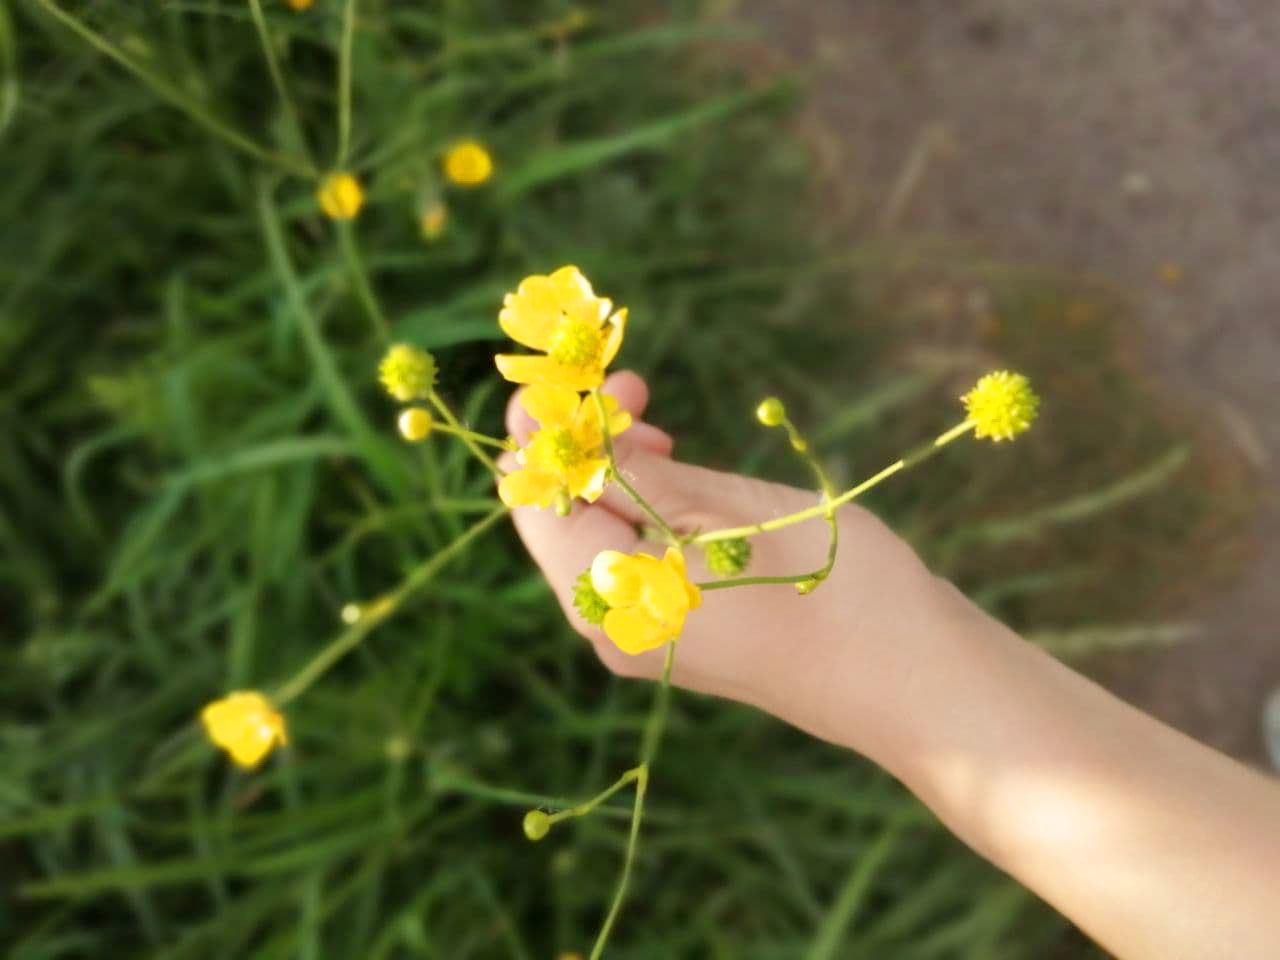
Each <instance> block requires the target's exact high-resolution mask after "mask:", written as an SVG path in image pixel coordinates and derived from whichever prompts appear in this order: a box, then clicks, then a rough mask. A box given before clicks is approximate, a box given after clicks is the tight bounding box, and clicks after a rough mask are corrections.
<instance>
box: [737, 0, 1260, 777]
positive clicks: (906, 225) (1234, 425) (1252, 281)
mask: <svg viewBox="0 0 1280 960" xmlns="http://www.w3.org/2000/svg"><path fill="white" fill-rule="evenodd" d="M733 6H736V7H738V12H739V13H740V14H741V15H742V16H745V17H746V18H748V19H749V20H751V21H754V22H755V23H756V24H757V25H760V26H762V27H764V28H765V31H766V32H765V34H764V36H765V37H767V38H768V39H767V43H768V49H769V50H774V49H776V51H777V53H778V55H779V57H781V58H782V59H783V60H785V61H786V62H790V63H793V64H798V65H809V64H819V65H820V66H821V73H820V78H821V79H820V80H819V81H818V82H817V83H816V84H815V87H814V94H813V97H812V101H811V103H810V105H809V108H808V109H809V113H810V116H809V118H808V123H807V126H809V127H810V128H811V129H813V130H815V131H816V134H815V141H816V143H817V145H818V150H819V154H820V157H821V159H822V163H823V166H824V168H825V169H826V170H827V171H828V176H829V179H830V181H831V186H832V190H833V196H835V197H836V199H837V203H836V205H835V220H836V221H837V223H838V229H839V230H842V231H845V232H847V234H848V235H849V236H850V237H851V238H853V237H860V238H865V237H866V236H867V235H869V234H876V233H884V232H886V231H888V232H893V233H895V234H899V235H902V234H906V235H931V236H937V235H941V236H945V237H949V238H955V239H959V240H963V241H966V242H971V243H973V244H976V245H977V246H979V247H980V248H981V249H983V250H985V251H990V252H991V254H992V255H994V256H999V257H1007V258H1009V259H1011V260H1017V261H1019V262H1028V261H1030V262H1038V263H1043V264H1052V265H1061V266H1063V267H1066V268H1069V269H1072V270H1077V271H1082V272H1084V273H1087V274H1089V275H1092V276H1096V277H1099V278H1103V279H1105V280H1107V281H1108V282H1110V283H1111V284H1114V285H1115V286H1116V287H1118V288H1119V289H1120V290H1122V291H1124V292H1125V293H1126V295H1127V296H1128V298H1129V299H1130V300H1131V302H1132V303H1134V304H1135V306H1136V307H1137V313H1138V314H1139V321H1140V322H1141V324H1142V326H1143V329H1142V335H1143V336H1144V337H1145V339H1146V341H1147V345H1148V348H1149V350H1150V354H1151V357H1152V362H1153V364H1154V365H1155V366H1156V368H1157V369H1158V370H1159V372H1160V373H1161V375H1162V376H1164V377H1166V378H1168V379H1169V381H1170V382H1172V383H1173V384H1174V385H1175V386H1176V388H1177V389H1178V390H1180V391H1181V392H1182V393H1183V394H1184V395H1185V396H1186V397H1187V398H1188V399H1189V401H1190V402H1192V403H1194V404H1195V405H1197V406H1198V407H1200V408H1202V409H1204V410H1205V411H1207V412H1208V415H1209V416H1210V417H1212V418H1214V419H1215V420H1216V422H1217V423H1218V424H1220V426H1221V429H1222V433H1223V435H1224V437H1226V438H1228V439H1229V441H1230V443H1231V444H1232V445H1234V447H1235V448H1236V449H1238V450H1239V452H1240V453H1241V455H1242V456H1244V457H1246V458H1248V460H1250V461H1251V462H1252V463H1253V464H1254V465H1255V466H1256V467H1257V468H1258V469H1259V470H1260V471H1261V473H1262V475H1263V477H1264V481H1265V484H1266V486H1265V500H1266V504H1265V506H1264V508H1263V509H1262V511H1261V512H1260V514H1259V516H1258V517H1257V518H1256V521H1255V523H1254V528H1253V529H1252V531H1251V535H1252V536H1253V537H1255V538H1256V539H1257V548H1258V549H1257V554H1256V557H1257V559H1256V561H1255V562H1254V563H1253V564H1252V565H1251V568H1250V569H1249V570H1248V571H1247V572H1246V573H1245V574H1244V575H1243V576H1242V577H1241V579H1240V581H1239V582H1238V583H1236V584H1235V585H1234V586H1233V587H1231V588H1230V589H1229V590H1227V591H1226V592H1224V593H1223V594H1222V595H1220V596H1215V597H1212V598H1208V599H1207V600H1206V602H1205V606H1204V609H1203V610H1202V611H1199V614H1200V616H1199V619H1200V620H1201V621H1202V622H1203V624H1204V631H1203V639H1200V640H1196V641H1193V642H1189V643H1186V644H1184V645H1182V646H1179V647H1176V648H1171V649H1164V650H1152V651H1147V652H1143V653H1138V654H1133V655H1132V656H1130V657H1128V658H1127V662H1126V663H1123V664H1121V665H1119V666H1118V667H1116V666H1114V665H1112V666H1108V668H1107V669H1106V670H1105V671H1104V672H1103V676H1102V679H1103V680H1104V682H1106V683H1108V684H1109V685H1111V686H1112V687H1113V688H1114V689H1116V690H1118V691H1119V692H1120V693H1121V694H1122V695H1124V696H1126V697H1127V698H1129V699H1131V700H1133V701H1134V702H1136V703H1138V704H1140V705H1141V706H1142V707H1143V708H1145V709H1147V710H1150V711H1151V712H1153V713H1155V714H1157V715H1158V716H1160V717H1162V718H1164V719H1166V720H1168V721H1170V722H1172V723H1174V724H1176V725H1177V726H1179V727H1181V728H1182V729H1184V730H1186V731H1188V732H1189V733H1191V734H1193V735H1194V736H1197V737H1199V738H1200V739H1202V740H1205V741H1206V742H1208V743H1211V744H1213V745H1214V746H1217V747H1219V748H1222V749H1225V750H1228V751H1230V752H1232V753H1234V754H1236V755H1239V756H1243V757H1248V758H1250V759H1255V760H1258V761H1261V760H1262V758H1263V756H1264V751H1263V734H1262V719H1261V717H1262V704H1263V701H1264V699H1265V698H1266V696H1267V695H1268V693H1269V692H1270V691H1272V690H1275V689H1277V688H1280V627H1278V626H1277V625H1278V624H1280V578H1278V577H1277V574H1278V573H1280V497H1278V496H1277V494H1276V491H1277V489H1280V488H1278V487H1277V485H1276V484H1277V481H1278V480H1280V96H1278V95H1277V91H1280V56H1277V55H1276V51H1277V50H1278V49H1280V4H1277V3H1276V2H1275V0H1087V2H1083V0H1082V2H1074V3H1062V2H1060V0H795V2H787V3H778V2H776V0H774V2H765V0H746V2H744V3H742V4H735V5H733Z"/></svg>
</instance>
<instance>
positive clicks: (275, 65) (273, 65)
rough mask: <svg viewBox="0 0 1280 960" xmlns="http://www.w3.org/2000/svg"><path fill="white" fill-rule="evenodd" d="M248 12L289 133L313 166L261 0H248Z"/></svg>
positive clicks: (313, 161)
mask: <svg viewBox="0 0 1280 960" xmlns="http://www.w3.org/2000/svg"><path fill="white" fill-rule="evenodd" d="M249 12H250V13H251V14H252V15H253V23H254V26H256V27H257V28H258V39H259V40H261V41H262V55H263V57H265V58H266V61H267V69H268V70H269V71H270V72H271V82H272V84H274V85H275V88H276V95H277V96H279V98H280V105H281V107H282V108H283V109H284V115H285V119H286V121H287V122H288V124H289V130H290V133H292V135H293V138H294V139H295V140H296V141H297V145H298V148H299V149H301V150H302V155H303V156H304V157H306V158H307V164H308V165H309V166H312V167H314V166H315V160H314V159H313V158H312V156H311V150H310V148H309V147H308V146H307V137H306V134H305V133H303V131H302V120H301V118H300V117H299V115H298V108H297V106H296V105H295V104H294V102H293V97H292V95H290V93H289V87H288V85H287V84H286V83H285V82H284V71H283V70H281V69H280V61H279V60H277V59H276V51H275V47H273V46H272V44H271V34H270V32H268V30H267V18H266V17H265V16H263V13H262V0H249Z"/></svg>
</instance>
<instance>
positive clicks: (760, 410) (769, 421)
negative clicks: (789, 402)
mask: <svg viewBox="0 0 1280 960" xmlns="http://www.w3.org/2000/svg"><path fill="white" fill-rule="evenodd" d="M756 419H757V420H759V421H760V422H761V423H763V424H764V425H765V426H766V427H780V426H782V421H783V420H786V419H787V408H786V407H784V406H783V405H782V401H781V400H779V399H778V398H777V397H766V398H765V399H764V400H762V401H761V402H760V406H758V407H756Z"/></svg>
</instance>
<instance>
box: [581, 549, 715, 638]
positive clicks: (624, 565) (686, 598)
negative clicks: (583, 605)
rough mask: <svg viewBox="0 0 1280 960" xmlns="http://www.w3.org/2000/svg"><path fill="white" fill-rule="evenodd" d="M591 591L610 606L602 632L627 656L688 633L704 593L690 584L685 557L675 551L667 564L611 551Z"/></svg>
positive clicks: (595, 565)
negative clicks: (691, 616)
mask: <svg viewBox="0 0 1280 960" xmlns="http://www.w3.org/2000/svg"><path fill="white" fill-rule="evenodd" d="M591 585H592V586H593V587H595V590H596V593H598V594H599V595H600V596H601V597H602V598H603V599H604V601H605V603H607V604H609V612H608V613H606V614H605V615H604V621H603V623H602V626H603V627H604V632H605V635H606V636H608V638H609V639H610V640H612V641H613V642H614V644H615V645H617V647H618V649H619V650H621V651H622V652H623V653H631V654H636V653H644V652H645V651H646V650H654V649H656V648H658V647H661V646H663V645H664V644H667V643H670V642H671V641H672V640H674V639H676V637H678V636H680V631H681V630H682V629H684V618H685V615H686V614H688V612H689V611H690V610H697V609H698V607H700V606H702V591H700V590H699V589H698V588H697V587H696V586H695V585H694V584H692V583H690V582H689V577H688V574H687V573H686V572H685V565H684V556H683V555H682V554H681V553H680V551H679V550H677V549H676V548H675V547H669V548H668V549H667V552H666V554H665V555H664V556H663V558H662V559H661V560H659V559H658V558H657V557H650V556H648V555H646V554H635V555H634V556H627V555H626V554H625V553H619V552H618V551H617V550H605V551H603V552H602V553H599V554H597V555H596V558H595V561H594V562H592V564H591Z"/></svg>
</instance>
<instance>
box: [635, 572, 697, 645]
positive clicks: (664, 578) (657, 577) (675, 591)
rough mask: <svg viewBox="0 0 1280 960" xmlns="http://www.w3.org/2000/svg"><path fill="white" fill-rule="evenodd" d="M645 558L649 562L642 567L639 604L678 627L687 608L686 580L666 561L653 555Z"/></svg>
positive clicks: (655, 615)
mask: <svg viewBox="0 0 1280 960" xmlns="http://www.w3.org/2000/svg"><path fill="white" fill-rule="evenodd" d="M647 559H648V560H649V561H650V562H649V563H648V564H646V565H645V567H644V572H643V576H644V584H645V590H644V593H643V594H642V596H641V604H642V606H644V608H645V609H646V610H648V611H649V613H650V614H652V615H653V616H654V617H657V618H658V619H660V620H664V621H671V622H673V623H674V625H675V627H676V629H679V624H680V623H681V622H683V620H684V615H685V613H686V612H687V611H688V609H689V593H688V591H687V590H685V586H684V585H685V584H686V583H687V582H688V581H686V580H685V579H684V577H682V576H681V575H680V574H678V573H677V572H676V571H674V570H673V569H671V567H670V565H668V564H667V563H665V562H662V561H659V560H656V559H654V558H653V557H649V558H647Z"/></svg>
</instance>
